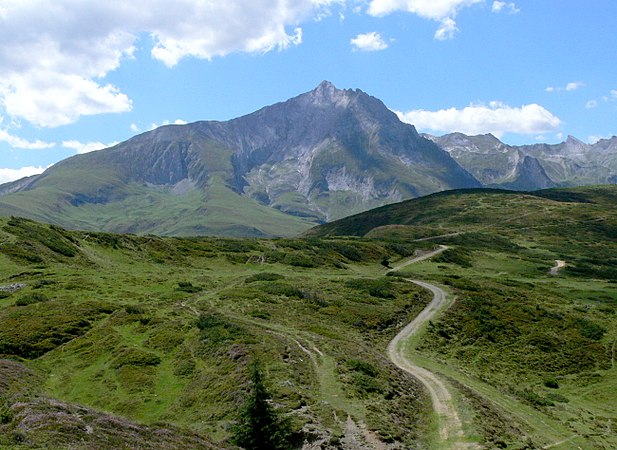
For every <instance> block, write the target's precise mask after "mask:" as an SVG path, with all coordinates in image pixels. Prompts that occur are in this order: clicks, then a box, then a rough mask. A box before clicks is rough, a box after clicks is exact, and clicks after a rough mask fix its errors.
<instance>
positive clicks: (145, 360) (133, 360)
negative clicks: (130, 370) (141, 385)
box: [111, 348, 161, 369]
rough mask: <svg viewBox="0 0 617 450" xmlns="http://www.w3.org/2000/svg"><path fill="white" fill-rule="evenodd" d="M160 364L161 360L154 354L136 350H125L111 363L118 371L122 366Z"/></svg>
mask: <svg viewBox="0 0 617 450" xmlns="http://www.w3.org/2000/svg"><path fill="white" fill-rule="evenodd" d="M160 363H161V358H160V357H159V356H158V355H155V354H154V353H150V352H146V351H143V350H138V349H135V348H131V349H126V350H124V351H122V352H121V353H120V354H119V355H118V356H116V357H115V358H114V359H113V361H112V362H111V366H112V367H113V368H114V369H119V368H120V367H122V366H138V367H147V366H158V365H159V364H160Z"/></svg>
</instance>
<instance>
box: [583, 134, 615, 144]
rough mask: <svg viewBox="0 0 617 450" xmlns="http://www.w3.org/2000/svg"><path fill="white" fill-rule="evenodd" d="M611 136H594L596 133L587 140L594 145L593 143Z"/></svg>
mask: <svg viewBox="0 0 617 450" xmlns="http://www.w3.org/2000/svg"><path fill="white" fill-rule="evenodd" d="M610 138H611V137H610V136H594V135H591V136H589V137H588V138H587V142H588V143H590V144H592V145H593V144H597V143H598V141H601V140H602V139H610Z"/></svg>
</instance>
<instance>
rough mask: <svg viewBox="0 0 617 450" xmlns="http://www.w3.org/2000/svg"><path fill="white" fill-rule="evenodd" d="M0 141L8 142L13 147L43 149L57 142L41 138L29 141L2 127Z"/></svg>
mask: <svg viewBox="0 0 617 450" xmlns="http://www.w3.org/2000/svg"><path fill="white" fill-rule="evenodd" d="M0 142H6V143H7V144H9V145H10V146H11V147H13V148H20V149H25V150H42V149H45V148H52V147H54V146H55V145H56V144H55V143H53V142H43V141H40V140H38V139H37V140H36V141H28V140H26V139H23V138H20V137H18V136H13V135H12V134H10V133H9V132H8V131H7V130H2V129H0Z"/></svg>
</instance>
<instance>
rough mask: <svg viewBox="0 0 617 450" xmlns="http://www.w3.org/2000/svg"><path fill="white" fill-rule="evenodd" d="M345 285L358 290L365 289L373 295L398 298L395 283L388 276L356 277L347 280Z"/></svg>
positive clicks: (364, 290)
mask: <svg viewBox="0 0 617 450" xmlns="http://www.w3.org/2000/svg"><path fill="white" fill-rule="evenodd" d="M345 286H347V287H348V288H351V289H355V290H358V291H363V292H366V293H367V294H369V295H370V296H371V297H377V298H384V299H392V298H396V295H395V293H394V284H393V282H392V280H390V279H388V278H378V279H369V278H355V279H352V280H347V281H346V282H345Z"/></svg>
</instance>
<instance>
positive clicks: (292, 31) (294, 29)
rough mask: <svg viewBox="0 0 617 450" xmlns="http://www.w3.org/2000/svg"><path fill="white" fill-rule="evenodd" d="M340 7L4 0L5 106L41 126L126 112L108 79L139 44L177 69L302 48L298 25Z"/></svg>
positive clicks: (237, 0)
mask: <svg viewBox="0 0 617 450" xmlns="http://www.w3.org/2000/svg"><path fill="white" fill-rule="evenodd" d="M341 2H342V0H295V1H276V2H272V1H271V0H234V1H233V2H223V1H201V0H176V1H175V2H173V6H172V7H170V5H169V2H168V1H166V0H143V1H141V2H121V1H107V2H102V1H95V2H80V1H75V0H54V1H43V0H19V1H18V0H2V6H1V7H0V11H1V13H0V42H2V45H1V46H0V73H1V74H2V77H1V78H0V107H2V108H4V109H5V110H6V112H7V113H8V114H9V115H10V116H12V117H17V118H23V119H26V120H28V121H29V122H31V123H33V124H35V125H37V126H42V127H55V126H59V125H65V124H68V123H72V122H75V121H77V120H78V119H79V117H81V116H83V115H93V114H101V113H119V112H126V111H129V110H130V109H131V102H130V99H129V98H128V97H127V96H126V94H124V93H122V92H121V91H120V90H119V89H118V88H117V87H116V86H113V85H111V84H109V83H106V82H105V81H104V80H103V78H104V77H105V76H106V75H107V74H109V73H110V72H111V71H113V70H115V69H117V68H118V67H119V66H120V65H121V63H122V62H123V61H124V60H125V59H127V58H132V57H133V55H134V52H135V46H136V45H137V41H138V40H139V38H140V36H144V35H149V36H150V38H151V40H152V41H153V48H152V50H151V54H152V57H153V58H156V59H158V60H160V61H162V62H163V63H164V64H166V65H167V66H169V67H171V66H174V65H175V64H177V63H178V62H179V61H180V60H181V59H183V58H186V57H195V58H203V59H211V58H213V57H216V56H224V55H227V54H229V53H233V52H249V53H263V52H267V51H271V50H273V49H285V48H288V47H290V46H293V45H298V44H299V43H300V42H301V41H302V30H301V28H300V27H299V25H300V24H301V23H302V22H303V21H305V20H309V19H311V18H319V17H323V14H328V13H329V9H328V6H331V5H333V4H336V3H341ZM145 42H147V41H146V40H144V41H143V42H142V44H143V43H145Z"/></svg>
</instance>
